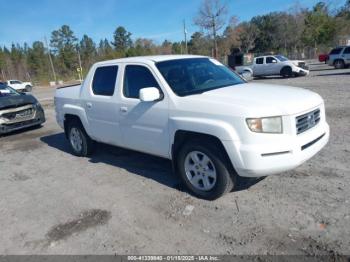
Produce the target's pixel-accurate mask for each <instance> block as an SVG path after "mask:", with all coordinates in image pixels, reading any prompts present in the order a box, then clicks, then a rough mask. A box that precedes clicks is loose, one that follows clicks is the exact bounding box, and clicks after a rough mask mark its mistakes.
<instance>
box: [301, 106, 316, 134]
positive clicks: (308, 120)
mask: <svg viewBox="0 0 350 262" xmlns="http://www.w3.org/2000/svg"><path fill="white" fill-rule="evenodd" d="M320 119H321V117H320V109H316V110H314V111H312V112H309V113H306V114H304V115H301V116H297V117H296V118H295V120H296V130H297V134H298V135H299V134H301V133H303V132H305V131H306V130H308V129H310V128H312V127H314V126H316V125H317V124H318V123H319V122H320Z"/></svg>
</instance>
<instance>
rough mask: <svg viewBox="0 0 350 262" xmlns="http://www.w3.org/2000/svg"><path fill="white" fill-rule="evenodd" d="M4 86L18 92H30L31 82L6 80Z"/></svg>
mask: <svg viewBox="0 0 350 262" xmlns="http://www.w3.org/2000/svg"><path fill="white" fill-rule="evenodd" d="M6 84H7V85H8V86H9V87H12V88H13V89H15V90H16V91H19V92H31V91H32V89H33V85H32V83H31V82H22V81H19V80H8V81H6Z"/></svg>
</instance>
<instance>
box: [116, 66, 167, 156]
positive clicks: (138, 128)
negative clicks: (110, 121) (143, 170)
mask: <svg viewBox="0 0 350 262" xmlns="http://www.w3.org/2000/svg"><path fill="white" fill-rule="evenodd" d="M159 83H160V81H159V79H158V78H157V77H156V75H155V74H154V72H153V70H152V68H150V67H149V66H148V65H144V64H127V65H125V67H124V74H123V85H122V86H123V87H122V88H123V89H122V92H121V94H120V96H121V99H120V101H121V103H120V117H121V119H120V123H121V130H122V136H123V143H124V147H126V148H130V149H134V150H137V151H141V152H147V153H150V154H154V155H158V156H163V157H168V156H169V151H170V150H169V147H170V146H169V131H168V101H169V100H168V97H167V95H166V94H165V93H164V92H163V91H162V89H161V86H160V84H159ZM146 87H156V88H158V89H159V90H160V92H161V94H162V96H163V97H162V99H160V100H159V101H152V102H142V101H141V100H140V98H139V92H140V90H141V89H142V88H146Z"/></svg>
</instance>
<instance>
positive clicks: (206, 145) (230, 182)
mask: <svg viewBox="0 0 350 262" xmlns="http://www.w3.org/2000/svg"><path fill="white" fill-rule="evenodd" d="M194 151H197V152H202V153H204V154H205V155H206V156H208V157H209V159H210V160H211V161H212V163H213V165H214V167H215V171H216V182H215V183H214V186H213V188H212V189H210V190H209V191H205V190H200V189H197V188H196V187H194V186H193V185H192V184H191V182H190V180H189V178H188V177H187V175H186V171H185V161H186V157H187V156H188V154H189V153H191V152H194ZM176 166H177V171H178V172H179V175H180V177H181V180H182V182H183V184H184V185H185V186H186V187H187V188H188V189H189V190H190V192H191V193H193V194H194V195H195V196H197V197H199V198H203V199H207V200H215V199H217V198H219V197H221V196H223V195H224V194H226V193H227V192H230V191H232V190H233V188H234V186H235V184H236V182H235V181H236V173H235V171H234V170H233V168H232V167H231V165H230V164H229V162H228V160H227V157H226V155H225V154H224V152H223V149H221V147H220V146H218V145H217V143H215V142H214V141H212V140H210V139H208V140H207V139H195V140H191V141H189V142H186V143H185V144H184V145H183V146H182V147H181V148H180V150H179V152H178V154H177V157H176ZM202 183H203V182H202Z"/></svg>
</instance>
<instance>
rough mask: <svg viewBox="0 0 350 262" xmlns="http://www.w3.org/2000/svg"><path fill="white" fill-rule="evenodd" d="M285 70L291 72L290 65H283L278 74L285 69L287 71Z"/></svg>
mask: <svg viewBox="0 0 350 262" xmlns="http://www.w3.org/2000/svg"><path fill="white" fill-rule="evenodd" d="M287 68H288V69H290V70H292V71H293V68H292V66H291V65H284V66H283V67H282V68H281V70H280V74H282V72H283V70H285V69H287Z"/></svg>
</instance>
